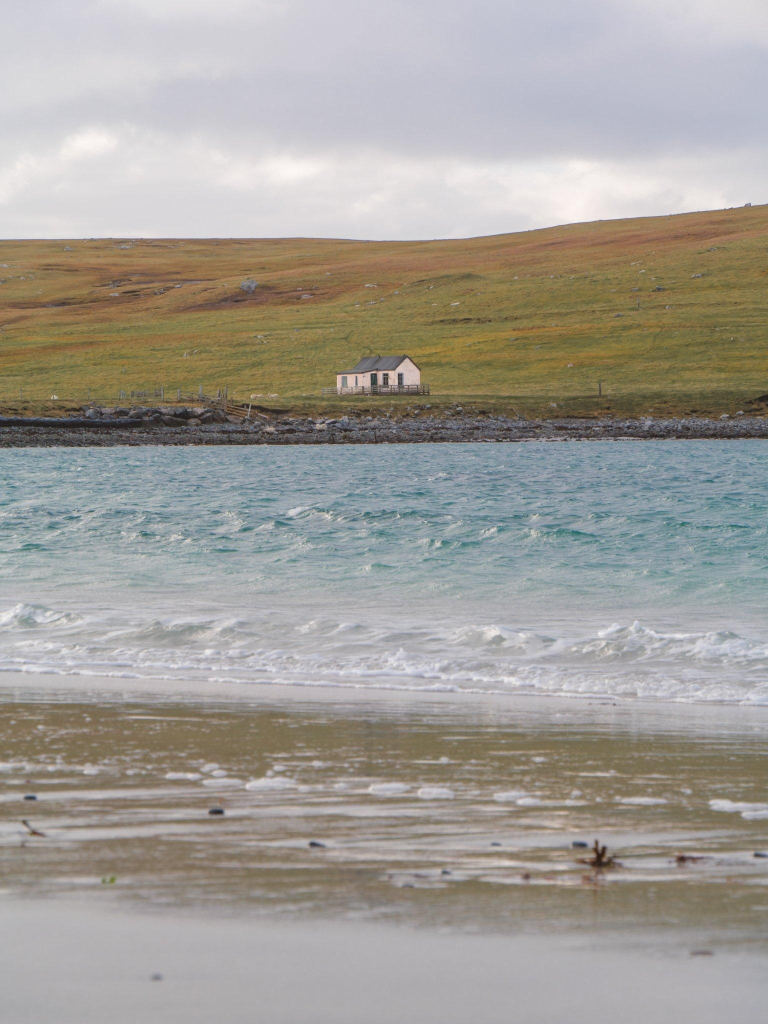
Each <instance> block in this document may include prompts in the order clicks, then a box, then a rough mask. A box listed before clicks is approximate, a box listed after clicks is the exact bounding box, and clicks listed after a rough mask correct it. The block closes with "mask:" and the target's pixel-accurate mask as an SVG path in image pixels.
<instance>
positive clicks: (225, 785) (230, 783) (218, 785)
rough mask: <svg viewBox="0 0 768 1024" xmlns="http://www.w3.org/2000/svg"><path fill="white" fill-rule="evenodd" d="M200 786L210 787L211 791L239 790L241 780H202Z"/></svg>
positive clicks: (229, 778) (230, 778)
mask: <svg viewBox="0 0 768 1024" xmlns="http://www.w3.org/2000/svg"><path fill="white" fill-rule="evenodd" d="M202 785H204V786H210V787H211V788H212V789H239V788H240V787H241V786H242V785H243V780H242V779H235V778H233V777H232V776H228V777H227V778H226V779H203V782H202Z"/></svg>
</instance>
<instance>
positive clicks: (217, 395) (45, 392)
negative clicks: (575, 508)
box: [0, 385, 234, 407]
mask: <svg viewBox="0 0 768 1024" xmlns="http://www.w3.org/2000/svg"><path fill="white" fill-rule="evenodd" d="M233 394H234V393H231V392H230V390H229V388H215V389H211V388H204V387H203V386H202V385H200V387H198V389H197V390H196V391H190V390H185V389H183V388H168V387H165V386H164V385H160V386H157V385H145V386H139V387H133V388H119V389H118V390H116V391H113V390H111V389H107V388H70V387H66V388H56V387H41V386H40V385H38V386H36V387H20V388H18V389H15V390H13V391H8V392H5V393H0V407H9V406H10V407H16V406H19V405H22V406H36V405H45V406H49V405H57V404H60V405H62V406H86V405H93V406H114V405H123V406H133V405H143V406H153V405H174V404H176V405H180V404H184V405H206V406H222V407H223V406H224V405H225V404H226V403H227V402H230V401H231V400H232V397H233Z"/></svg>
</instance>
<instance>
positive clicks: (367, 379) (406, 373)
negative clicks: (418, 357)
mask: <svg viewBox="0 0 768 1024" xmlns="http://www.w3.org/2000/svg"><path fill="white" fill-rule="evenodd" d="M373 372H374V373H375V374H376V375H377V380H378V383H379V386H380V387H381V386H382V385H383V380H382V374H383V373H389V386H390V387H397V375H398V373H402V375H403V384H421V373H420V372H419V369H418V367H417V366H416V364H415V363H414V362H413V360H411V359H404V360H403V362H402V363H400V365H399V366H398V367H397V369H396V370H383V371H382V370H374V371H373ZM343 377H346V378H347V387H348V388H355V387H357V388H369V387H370V386H371V374H370V371H369V372H368V373H337V374H336V387H337V388H342V387H344V382H343V380H342V378H343Z"/></svg>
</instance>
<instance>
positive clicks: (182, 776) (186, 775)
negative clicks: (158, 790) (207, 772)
mask: <svg viewBox="0 0 768 1024" xmlns="http://www.w3.org/2000/svg"><path fill="white" fill-rule="evenodd" d="M165 777H166V779H170V780H171V781H179V782H180V781H182V780H186V781H188V782H196V781H197V780H198V779H202V775H201V774H200V772H166V774H165Z"/></svg>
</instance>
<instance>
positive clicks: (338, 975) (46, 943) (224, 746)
mask: <svg viewBox="0 0 768 1024" xmlns="http://www.w3.org/2000/svg"><path fill="white" fill-rule="evenodd" d="M3 683H4V686H3V690H2V695H1V696H0V699H1V700H2V708H3V714H2V744H3V751H4V761H3V765H2V768H3V770H2V772H1V773H0V785H1V786H2V790H1V791H0V820H1V821H2V824H1V825H0V860H1V862H2V866H3V877H4V888H3V899H2V924H1V925H0V928H1V929H2V936H3V937H2V945H3V948H4V949H5V950H6V953H5V956H4V960H3V975H4V982H3V988H2V996H0V1004H1V1005H2V1007H3V1017H4V1019H6V1020H9V1021H14V1022H16V1021H18V1022H30V1024H31V1022H33V1021H34V1022H44V1024H45V1022H49V1021H50V1022H51V1024H53V1022H54V1021H55V1022H57V1024H67V1022H69V1021H72V1022H73V1024H74V1022H75V1021H83V1022H89V1021H93V1022H97V1021H102V1020H104V1019H109V1020H111V1021H115V1022H118V1024H120V1022H122V1021H126V1022H128V1021H133V1020H136V1019H142V1020H146V1021H157V1022H168V1021H182V1020H183V1021H188V1022H194V1021H201V1022H202V1021H207V1020H210V1019H211V1018H212V1017H214V1016H218V1017H221V1018H222V1019H226V1020H228V1021H233V1022H238V1021H246V1020H253V1019H254V1013H257V1019H264V1020H269V1021H270V1022H271V1021H277V1022H282V1021H285V1022H286V1024H287V1022H289V1021H290V1022H307V1024H309V1022H325V1021H327V1022H329V1024H331V1022H334V1024H336V1022H346V1021H350V1022H352V1021H356V1020H361V1019H364V1020H366V1021H370V1022H379V1021H381V1022H382V1024H383V1022H388V1021H394V1020H398V1021H400V1020H402V1021H414V1022H431V1021H435V1022H437V1021H442V1022H456V1024H461V1022H463V1021H466V1020H468V1019H470V1017H472V1016H476V1015H479V1016H480V1018H481V1019H483V1020H486V1021H489V1022H496V1021H498V1022H502V1021H508V1020H510V1019H515V1020H521V1021H526V1022H529V1021H530V1022H542V1024H544V1022H553V1024H554V1022H559V1021H563V1020H568V1021H574V1022H581V1021H584V1022H587V1021H606V1022H607V1021H613V1020H616V1019H617V1018H619V1019H623V1020H627V1021H638V1022H639V1021H644V1020H648V1019H651V1020H654V1021H665V1020H669V1021H673V1020H674V1021H685V1022H687V1021H691V1022H693V1021H696V1022H697V1024H702V1022H709V1021H711V1022H712V1024H715V1022H719V1021H722V1020H723V1019H724V1017H725V1016H727V1015H728V1014H731V1013H735V1014H737V1015H738V1017H739V1019H740V1020H742V1021H747V1022H752V1021H754V1022H757V1021H759V1020H761V1019H762V1009H761V1007H763V1006H764V1000H765V997H766V995H767V994H768V983H767V982H766V980H765V970H764V968H765V962H766V961H765V957H766V952H768V947H767V946H766V943H765V921H766V914H768V902H766V892H768V884H767V883H768V859H766V860H763V859H761V858H759V857H755V856H754V853H755V852H756V851H762V849H763V848H764V847H768V831H767V829H766V825H767V821H766V819H768V813H766V814H765V815H763V816H762V817H761V816H760V815H759V814H757V815H755V816H754V817H751V818H750V816H749V814H748V813H747V814H744V813H742V812H740V811H739V810H734V811H731V812H728V811H722V810H718V809H717V807H719V806H721V805H720V804H717V803H716V804H715V805H714V806H713V805H712V801H713V800H714V801H717V800H720V801H726V802H727V801H729V800H730V801H732V802H733V803H734V805H738V806H739V807H741V806H742V805H746V804H750V805H755V806H757V803H758V802H759V801H758V800H757V794H760V793H761V792H762V787H763V782H764V770H763V752H764V749H765V740H766V734H767V733H768V717H767V716H766V715H765V713H764V710H763V709H759V708H757V709H755V708H740V707H732V708H723V707H702V706H679V707H669V706H668V705H667V706H665V705H659V704H653V703H650V702H648V703H642V702H630V701H618V702H614V701H607V700H595V699H585V700H568V699H562V698H557V697H553V698H541V697H517V698H515V697H504V696H493V695H490V696H489V695H477V694H462V695H458V696H457V695H452V694H439V693H438V694H435V693H432V694H419V695H414V694H409V693H406V692H403V691H382V692H381V693H379V694H376V695H375V696H372V694H371V693H370V691H364V690H360V689H355V688H350V689H345V688H342V687H336V688H328V687H313V688H300V687H282V686H269V685H261V686H258V685H256V686H254V685H249V684H223V683H218V684H217V683H209V684H207V685H204V686H202V687H201V686H200V685H199V684H198V683H195V684H194V685H191V684H189V683H165V684H163V685H162V686H156V685H153V686H152V687H151V688H150V687H148V686H147V685H146V684H145V683H141V682H138V683H133V684H132V683H130V682H127V681H125V680H114V679H111V680H110V679H99V678H98V677H90V678H88V679H77V678H73V677H70V678H67V679H64V678H50V677H48V678H38V679H34V678H30V677H29V675H24V676H17V677H13V676H9V675H8V674H6V675H5V677H4V680H3ZM636 793H637V794H641V795H640V796H639V797H636V796H635V794H636ZM28 796H35V797H36V799H35V800H28V799H25V798H26V797H28ZM722 806H725V805H722ZM212 807H218V808H221V810H222V811H224V813H223V814H222V815H220V816H211V815H210V814H209V811H210V809H211V808H212ZM742 811H743V808H742ZM22 818H23V819H24V820H25V821H26V822H27V823H28V825H27V826H25V825H22V824H21V819H22ZM29 827H31V828H32V829H34V830H35V831H36V832H40V833H42V835H40V836H37V835H31V834H30V832H29ZM594 838H599V839H600V840H601V842H605V843H607V844H608V846H609V848H610V850H611V852H612V853H615V855H616V856H617V857H618V858H619V860H620V861H621V865H622V866H621V867H617V868H614V869H610V870H594V869H592V868H591V867H590V866H589V865H586V864H583V863H580V859H583V858H588V857H589V856H590V852H589V850H588V849H586V846H581V847H579V846H574V845H573V844H574V843H578V844H582V843H583V844H590V845H591V843H592V841H593V839H594ZM681 855H682V856H684V857H686V858H690V859H686V860H683V861H681V860H680V858H681ZM155 975H161V976H162V980H155V981H153V980H152V979H153V976H155ZM394 979H396V983H395V984H393V980H394ZM510 1013H512V1014H513V1016H512V1018H510Z"/></svg>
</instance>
